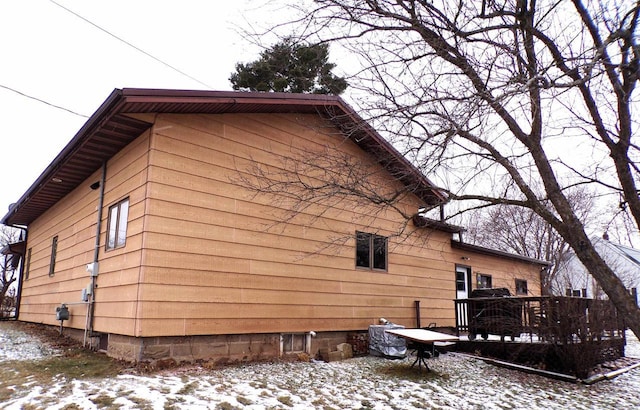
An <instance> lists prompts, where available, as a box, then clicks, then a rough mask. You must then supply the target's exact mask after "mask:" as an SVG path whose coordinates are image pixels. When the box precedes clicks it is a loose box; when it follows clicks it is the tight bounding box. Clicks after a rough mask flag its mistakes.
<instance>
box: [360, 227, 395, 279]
mask: <svg viewBox="0 0 640 410" xmlns="http://www.w3.org/2000/svg"><path fill="white" fill-rule="evenodd" d="M356 267H358V268H367V269H375V270H384V271H386V270H387V238H386V237H385V236H380V235H374V234H371V233H366V232H356Z"/></svg>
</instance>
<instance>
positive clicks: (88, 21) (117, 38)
mask: <svg viewBox="0 0 640 410" xmlns="http://www.w3.org/2000/svg"><path fill="white" fill-rule="evenodd" d="M49 1H50V2H51V3H53V4H55V5H56V6H58V7H60V8H61V9H63V10H65V11H67V12H68V13H71V14H73V15H74V16H76V17H78V18H79V19H81V20H83V21H85V22H87V23H89V24H91V25H92V26H93V27H95V28H97V29H98V30H100V31H102V32H104V33H106V34H108V35H110V36H111V37H113V38H115V39H116V40H118V41H120V42H122V43H124V44H126V45H128V46H129V47H131V48H133V49H134V50H136V51H138V52H140V53H142V54H144V55H146V56H147V57H150V58H152V59H154V60H155V61H157V62H159V63H160V64H162V65H164V66H166V67H168V68H170V69H172V70H173V71H175V72H177V73H179V74H181V75H183V76H185V77H187V78H189V79H191V80H193V81H195V82H197V83H198V84H201V85H203V86H205V87H207V88H209V89H213V87H212V86H210V85H209V84H207V83H205V82H202V81H200V80H198V79H197V78H195V77H193V76H191V75H189V74H187V73H185V72H184V71H182V70H180V69H178V68H176V67H174V66H172V65H171V64H169V63H167V62H164V61H162V60H161V59H159V58H158V57H156V56H154V55H152V54H150V53H147V52H146V51H144V50H143V49H141V48H140V47H137V46H135V45H133V44H131V43H130V42H128V41H127V40H125V39H123V38H121V37H118V36H116V35H115V34H113V33H111V32H110V31H109V30H107V29H104V28H102V27H100V26H99V25H97V24H95V23H94V22H92V21H90V20H89V19H87V18H85V17H83V16H81V15H80V14H78V13H76V12H75V11H73V10H71V9H68V8H66V7H65V6H63V5H61V4H59V3H56V2H55V1H54V0H49Z"/></svg>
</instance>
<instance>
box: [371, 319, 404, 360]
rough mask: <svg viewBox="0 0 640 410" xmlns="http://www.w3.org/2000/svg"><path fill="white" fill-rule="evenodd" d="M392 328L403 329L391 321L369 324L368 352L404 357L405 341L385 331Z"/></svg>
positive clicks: (373, 354)
mask: <svg viewBox="0 0 640 410" xmlns="http://www.w3.org/2000/svg"><path fill="white" fill-rule="evenodd" d="M394 329H404V326H402V325H396V324H393V323H388V324H386V325H371V326H369V354H371V355H372V356H383V357H391V358H404V357H405V356H406V355H407V342H406V341H405V340H404V339H403V338H401V337H398V336H396V335H392V334H391V333H387V332H385V330H394Z"/></svg>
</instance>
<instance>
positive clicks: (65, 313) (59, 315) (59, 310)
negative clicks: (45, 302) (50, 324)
mask: <svg viewBox="0 0 640 410" xmlns="http://www.w3.org/2000/svg"><path fill="white" fill-rule="evenodd" d="M56 320H69V308H68V307H67V305H61V306H58V307H56Z"/></svg>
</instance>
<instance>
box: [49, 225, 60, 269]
mask: <svg viewBox="0 0 640 410" xmlns="http://www.w3.org/2000/svg"><path fill="white" fill-rule="evenodd" d="M57 253H58V235H56V236H54V237H53V239H51V261H50V262H49V276H53V275H54V274H55V271H56V254H57Z"/></svg>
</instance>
